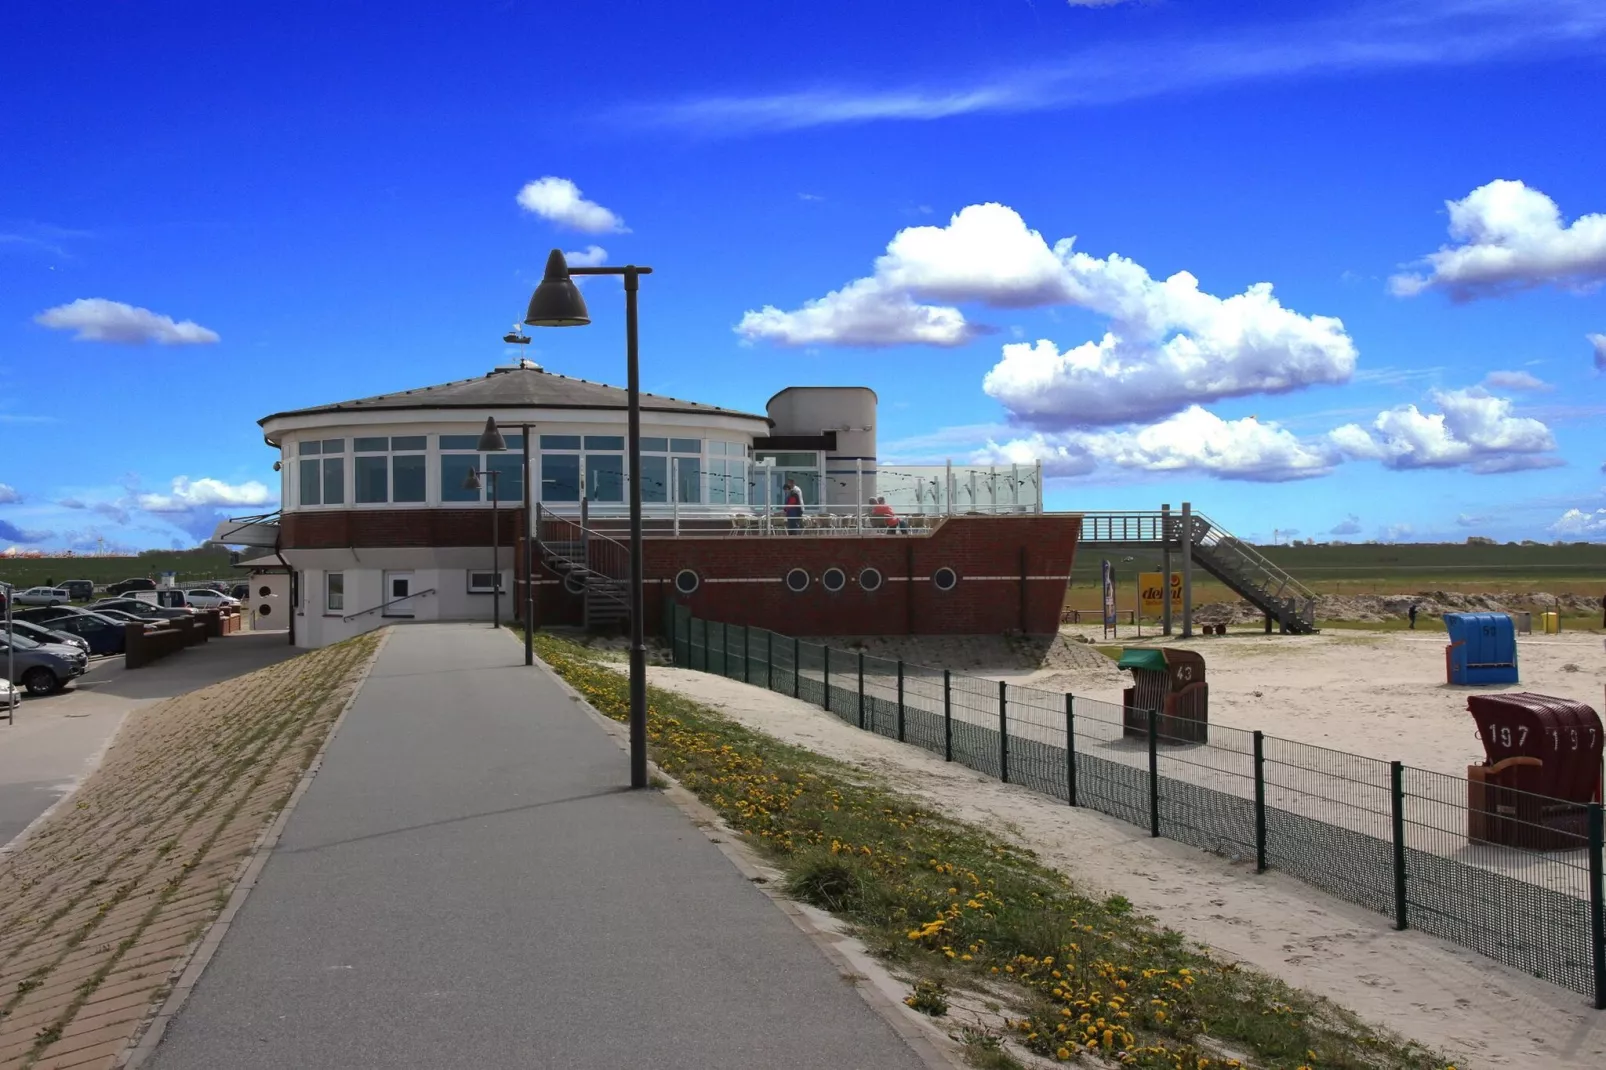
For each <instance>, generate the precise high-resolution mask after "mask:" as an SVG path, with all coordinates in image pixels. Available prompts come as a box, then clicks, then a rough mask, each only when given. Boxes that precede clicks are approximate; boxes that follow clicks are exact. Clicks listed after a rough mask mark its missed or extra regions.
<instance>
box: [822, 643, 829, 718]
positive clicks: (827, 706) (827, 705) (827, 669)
mask: <svg viewBox="0 0 1606 1070" xmlns="http://www.w3.org/2000/svg"><path fill="white" fill-rule="evenodd" d="M821 645H822V646H823V647H824V649H825V656H824V657H823V658H821V659H820V660H822V661H823V662H824V663H825V672H824V674H823V676H822V679H823V680H824V681H825V712H826V713H830V712H831V645H830V644H829V643H823V644H821Z"/></svg>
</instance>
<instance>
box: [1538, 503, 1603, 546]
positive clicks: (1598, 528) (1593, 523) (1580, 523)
mask: <svg viewBox="0 0 1606 1070" xmlns="http://www.w3.org/2000/svg"><path fill="white" fill-rule="evenodd" d="M1550 530H1551V531H1552V532H1554V533H1555V534H1557V535H1562V536H1565V537H1568V538H1573V539H1591V540H1593V539H1598V538H1606V509H1596V510H1595V511H1594V512H1592V513H1586V512H1585V511H1584V510H1582V509H1569V510H1567V511H1566V512H1565V513H1563V514H1561V516H1560V517H1558V518H1557V520H1556V522H1555V523H1554V524H1552V525H1550Z"/></svg>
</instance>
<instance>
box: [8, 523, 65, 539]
mask: <svg viewBox="0 0 1606 1070" xmlns="http://www.w3.org/2000/svg"><path fill="white" fill-rule="evenodd" d="M55 536H56V533H55V532H54V531H46V530H43V529H39V528H19V527H17V525H15V524H13V523H12V522H11V521H9V520H0V540H3V541H5V542H10V543H19V542H44V541H45V540H46V539H53V538H55Z"/></svg>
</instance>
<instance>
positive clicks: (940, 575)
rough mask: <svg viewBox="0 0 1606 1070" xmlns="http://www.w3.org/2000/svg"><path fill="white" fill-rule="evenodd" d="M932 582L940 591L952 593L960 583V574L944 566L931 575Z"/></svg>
mask: <svg viewBox="0 0 1606 1070" xmlns="http://www.w3.org/2000/svg"><path fill="white" fill-rule="evenodd" d="M931 582H932V583H933V584H935V585H936V587H937V590H939V591H951V590H953V589H954V587H955V585H957V584H958V583H959V573H957V572H955V571H954V570H953V569H951V568H949V567H948V566H946V565H944V566H943V567H942V568H939V569H938V570H937V571H936V572H933V573H932V574H931Z"/></svg>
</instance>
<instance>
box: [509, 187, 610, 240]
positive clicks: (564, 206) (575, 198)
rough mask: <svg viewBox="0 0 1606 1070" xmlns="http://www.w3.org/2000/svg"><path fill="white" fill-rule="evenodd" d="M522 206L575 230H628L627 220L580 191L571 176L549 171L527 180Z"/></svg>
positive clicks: (519, 195) (521, 195)
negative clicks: (530, 180)
mask: <svg viewBox="0 0 1606 1070" xmlns="http://www.w3.org/2000/svg"><path fill="white" fill-rule="evenodd" d="M517 199H518V202H519V207H520V208H523V209H524V210H525V211H527V212H534V213H535V214H536V215H538V216H540V217H541V218H542V219H546V220H550V221H551V222H553V223H556V224H558V225H559V226H562V227H568V228H570V229H571V230H578V231H583V232H585V233H587V234H627V233H629V231H630V228H629V227H627V226H625V221H624V220H623V219H620V218H619V217H618V216H617V215H615V214H614V213H613V212H610V211H609V210H608V209H606V208H604V207H603V206H602V205H600V204H598V203H596V202H595V201H588V200H586V199H585V198H584V197H583V196H581V195H580V187H579V186H576V185H575V184H574V183H573V182H571V181H570V180H569V179H567V178H557V177H555V176H553V175H547V176H546V177H545V178H538V179H536V180H535V181H534V182H526V183H525V184H524V188H522V189H520V190H519V193H518V198H517Z"/></svg>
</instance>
